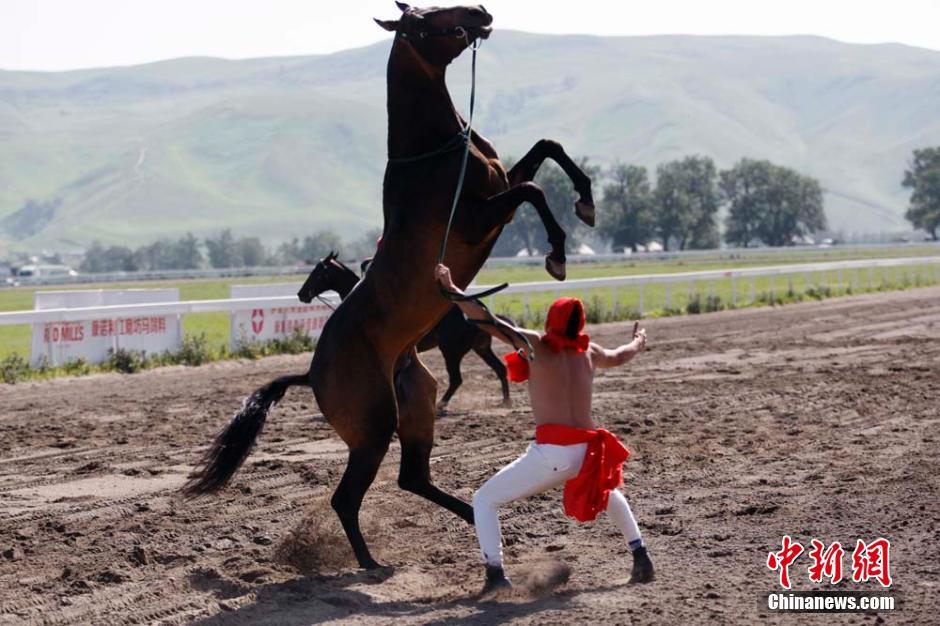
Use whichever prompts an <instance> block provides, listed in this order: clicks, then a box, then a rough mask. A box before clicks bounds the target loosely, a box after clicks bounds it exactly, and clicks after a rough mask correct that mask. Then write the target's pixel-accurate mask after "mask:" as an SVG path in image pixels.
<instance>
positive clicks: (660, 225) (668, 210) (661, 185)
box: [653, 156, 719, 250]
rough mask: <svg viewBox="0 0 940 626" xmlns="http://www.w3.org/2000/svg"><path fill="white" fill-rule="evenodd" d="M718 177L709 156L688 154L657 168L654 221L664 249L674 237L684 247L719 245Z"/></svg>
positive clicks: (680, 247) (681, 248) (682, 248)
mask: <svg viewBox="0 0 940 626" xmlns="http://www.w3.org/2000/svg"><path fill="white" fill-rule="evenodd" d="M716 178H717V173H716V170H715V163H714V161H712V160H711V159H710V158H709V157H702V156H688V157H685V158H684V159H681V160H678V161H671V162H669V163H664V164H662V165H660V166H659V167H658V168H656V190H655V191H654V192H653V200H654V208H653V210H654V221H655V227H656V232H657V234H658V235H659V236H660V238H661V239H662V240H663V248H664V249H666V250H668V249H669V242H670V240H672V239H675V240H676V241H677V242H678V246H679V249H680V250H684V249H685V248H687V247H688V248H709V247H717V245H718V226H717V224H716V223H715V217H716V215H717V213H718V207H719V197H718V187H717V184H716Z"/></svg>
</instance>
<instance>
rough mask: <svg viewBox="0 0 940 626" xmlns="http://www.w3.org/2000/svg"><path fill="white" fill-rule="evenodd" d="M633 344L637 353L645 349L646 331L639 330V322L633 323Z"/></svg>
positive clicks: (643, 329)
mask: <svg viewBox="0 0 940 626" xmlns="http://www.w3.org/2000/svg"><path fill="white" fill-rule="evenodd" d="M633 343H634V344H636V351H637V352H643V350H645V349H646V329H645V328H640V323H639V322H634V323H633Z"/></svg>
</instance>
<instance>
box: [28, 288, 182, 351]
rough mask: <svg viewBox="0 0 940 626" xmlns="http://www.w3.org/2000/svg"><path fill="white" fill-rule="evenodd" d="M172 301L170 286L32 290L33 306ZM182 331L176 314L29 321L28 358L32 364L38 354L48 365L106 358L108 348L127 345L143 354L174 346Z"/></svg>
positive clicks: (175, 291)
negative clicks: (30, 339)
mask: <svg viewBox="0 0 940 626" xmlns="http://www.w3.org/2000/svg"><path fill="white" fill-rule="evenodd" d="M178 301H179V290H178V289H175V288H173V289H95V290H67V291H37V292H36V294H35V295H34V297H33V308H34V309H35V310H37V311H39V310H46V309H73V308H82V307H94V306H111V305H117V304H148V303H154V302H178ZM182 336H183V335H182V328H181V323H180V316H178V315H148V316H143V317H138V316H133V317H117V318H107V317H102V318H100V319H91V320H82V321H75V322H43V323H39V324H33V338H32V349H31V352H30V355H31V359H30V360H31V362H32V364H33V365H34V366H35V365H38V364H39V363H40V362H41V361H42V360H43V358H45V359H46V362H47V363H48V364H49V365H53V366H59V365H64V364H65V363H66V362H68V361H71V360H75V359H78V358H83V359H85V360H86V361H88V362H89V363H101V362H102V361H105V360H107V358H108V350H109V349H116V348H127V349H131V350H141V351H145V352H147V353H148V354H153V353H159V352H164V351H166V350H176V349H178V348H179V346H180V344H181V341H182Z"/></svg>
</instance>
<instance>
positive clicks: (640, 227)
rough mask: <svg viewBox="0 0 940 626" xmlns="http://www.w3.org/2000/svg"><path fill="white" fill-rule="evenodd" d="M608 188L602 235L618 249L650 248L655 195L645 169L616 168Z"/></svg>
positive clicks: (602, 210)
mask: <svg viewBox="0 0 940 626" xmlns="http://www.w3.org/2000/svg"><path fill="white" fill-rule="evenodd" d="M608 177H609V178H610V180H611V182H610V183H609V184H607V185H605V186H604V196H603V200H601V210H600V211H599V213H600V215H599V216H598V217H599V218H600V223H599V224H598V231H599V232H600V234H601V235H603V236H604V237H607V238H608V239H610V240H611V243H612V244H613V246H614V247H615V248H620V247H624V246H629V247H630V249H631V250H632V251H634V252H636V250H637V246H639V245H644V244H646V242H647V241H649V239H650V237H652V235H653V216H652V201H653V199H652V192H651V190H650V182H649V176H648V175H647V172H646V168H645V167H639V166H637V165H622V164H618V165H614V166H613V167H611V169H610V172H609V173H608Z"/></svg>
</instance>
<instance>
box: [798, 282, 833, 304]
mask: <svg viewBox="0 0 940 626" xmlns="http://www.w3.org/2000/svg"><path fill="white" fill-rule="evenodd" d="M803 293H805V294H806V297H808V298H812V299H813V300H823V299H825V298H831V297H832V289H830V288H829V287H828V286H827V285H815V286H813V285H811V286H809V287H807V288H806V290H805V291H804V292H803Z"/></svg>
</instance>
